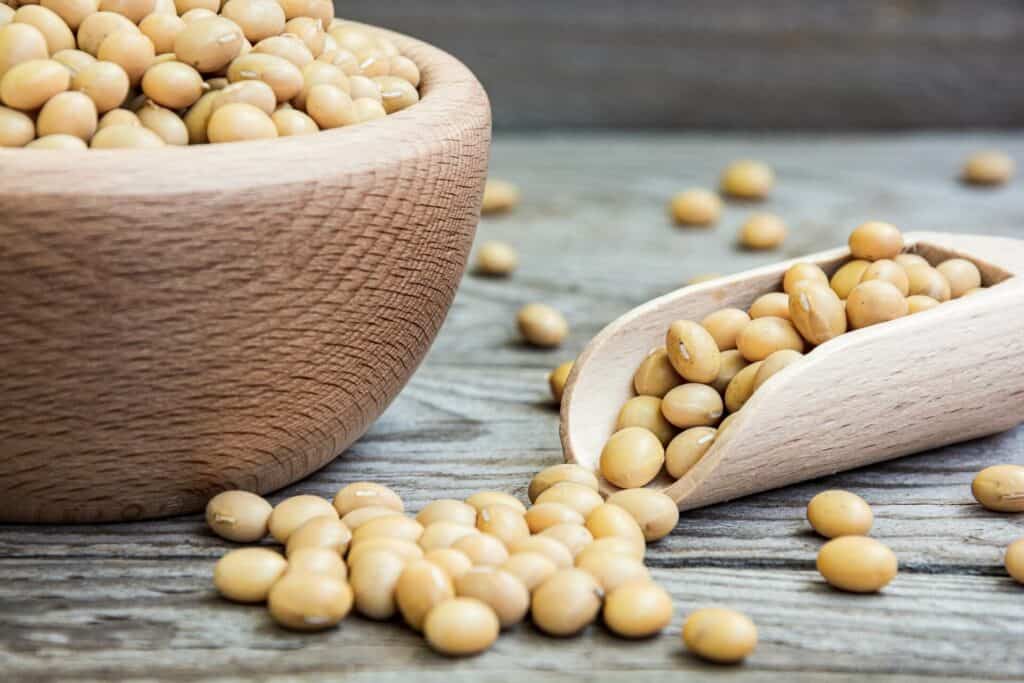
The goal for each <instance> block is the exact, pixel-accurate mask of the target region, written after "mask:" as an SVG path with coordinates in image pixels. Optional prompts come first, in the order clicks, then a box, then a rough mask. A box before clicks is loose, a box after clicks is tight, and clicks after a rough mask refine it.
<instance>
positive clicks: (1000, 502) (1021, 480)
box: [971, 465, 1024, 512]
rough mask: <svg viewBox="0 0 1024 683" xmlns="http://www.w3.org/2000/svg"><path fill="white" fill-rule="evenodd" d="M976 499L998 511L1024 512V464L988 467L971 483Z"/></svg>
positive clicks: (990, 508)
mask: <svg viewBox="0 0 1024 683" xmlns="http://www.w3.org/2000/svg"><path fill="white" fill-rule="evenodd" d="M971 493H972V494H974V499H975V500H977V501H978V502H979V503H981V504H982V505H983V506H985V507H986V508H988V509H989V510H995V511H996V512H1024V466H1022V465H993V466H991V467H986V468H985V469H983V470H982V471H981V472H979V473H978V475H977V476H976V477H975V478H974V481H973V482H972V483H971Z"/></svg>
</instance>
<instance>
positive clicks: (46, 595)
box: [0, 135, 1024, 683]
mask: <svg viewBox="0 0 1024 683" xmlns="http://www.w3.org/2000/svg"><path fill="white" fill-rule="evenodd" d="M977 146H998V147H1002V148H1005V149H1007V150H1008V151H1010V152H1011V153H1012V154H1014V155H1015V156H1016V157H1017V158H1018V159H1024V137H1021V136H997V137H990V136H932V135H921V136H887V137H865V136H859V135H858V136H847V137H833V138H823V137H821V138H819V137H769V138H760V137H733V136H725V137H708V136H697V135H694V136H608V135H596V136H556V135H552V136H547V137H533V136H524V137H504V138H499V140H498V142H497V144H496V146H495V149H494V154H493V159H494V163H493V169H494V173H495V175H500V176H503V177H507V178H509V179H512V180H515V181H516V182H518V183H519V184H520V185H521V186H522V189H523V194H524V202H523V204H522V206H521V207H520V209H519V210H518V211H516V212H515V213H513V214H511V215H508V216H504V217H500V218H495V219H487V220H485V222H484V225H482V226H481V229H480V233H481V239H487V238H501V239H506V240H508V241H510V242H512V243H513V244H515V245H516V246H517V247H518V248H519V249H520V253H521V256H522V267H521V270H520V271H519V272H517V273H516V275H515V276H514V277H513V278H512V279H511V280H507V281H501V280H492V279H484V278H479V277H474V276H467V277H466V279H465V280H464V282H463V285H462V287H461V289H460V291H459V294H458V296H457V297H456V304H455V307H454V308H453V309H452V312H451V314H450V316H449V318H448V320H447V321H446V323H445V326H444V328H443V329H442V332H441V335H440V337H439V339H438V342H437V344H436V345H435V347H434V349H433V350H432V351H431V354H430V355H429V356H428V359H427V361H426V363H425V364H424V366H423V367H422V368H421V369H420V371H419V372H418V373H417V374H416V376H415V377H414V379H413V381H412V383H411V384H410V385H409V386H408V387H407V388H406V389H405V390H404V391H403V392H402V394H401V395H400V396H399V398H398V400H397V401H396V402H395V404H394V405H393V406H392V407H391V408H390V409H389V410H388V411H387V412H386V413H385V414H384V416H383V417H382V418H381V419H380V420H379V421H378V422H377V424H376V425H375V426H374V428H373V429H372V430H371V431H370V433H369V434H368V435H367V436H366V437H364V438H363V439H362V440H360V441H359V442H358V443H357V444H356V445H355V446H353V447H352V448H351V449H350V450H349V452H348V453H347V454H346V455H345V456H344V457H342V458H340V459H339V460H337V461H335V462H334V463H332V464H331V465H329V466H328V467H326V468H325V469H324V470H322V471H320V472H319V473H317V474H315V475H314V476H312V477H311V478H310V479H308V480H306V481H304V482H302V483H300V484H298V485H296V486H294V487H291V488H290V489H288V490H287V491H283V492H280V493H279V494H278V495H277V496H275V499H277V498H278V497H281V496H284V495H287V494H289V493H295V492H316V493H321V494H323V495H331V494H333V492H334V491H335V490H337V488H339V486H340V485H342V484H343V483H345V482H349V481H352V480H356V479H373V480H378V481H382V482H384V483H387V484H390V485H392V486H394V487H395V488H396V489H397V490H398V491H400V492H401V494H402V495H403V496H404V497H405V499H406V501H407V502H408V503H409V507H410V508H412V509H414V510H415V509H418V508H419V507H420V506H422V505H423V504H424V503H425V502H427V501H428V500H430V499H432V498H437V497H443V496H450V497H463V496H466V495H468V494H469V493H471V492H473V491H475V490H479V489H483V488H494V489H500V490H507V491H511V492H514V493H516V494H518V495H520V496H521V497H523V498H525V490H526V484H527V482H528V480H529V477H530V475H531V474H532V473H533V472H534V471H536V470H537V469H539V468H540V467H542V466H544V465H547V464H552V463H555V462H560V461H561V453H560V449H559V446H558V430H557V420H558V418H557V414H556V411H555V410H554V407H553V406H552V405H551V404H550V400H549V398H548V393H547V385H546V381H545V375H546V373H547V372H548V370H549V369H550V368H551V367H553V366H554V365H555V364H556V363H558V362H560V361H562V360H564V359H568V358H571V357H572V355H573V354H574V353H575V352H578V351H579V350H580V349H581V348H582V346H583V344H584V343H585V342H586V341H587V339H589V337H590V336H592V335H593V334H595V333H596V332H597V331H598V329H600V327H601V326H602V325H603V324H604V323H605V322H607V321H609V320H611V319H613V318H614V317H616V316H618V315H619V314H621V313H622V312H624V311H625V310H627V309H629V308H631V307H632V306H634V305H636V304H638V303H640V302H641V301H643V300H645V299H647V298H650V297H651V296H654V295H656V294H659V293H662V292H664V291H666V290H668V289H671V288H674V287H676V286H678V285H679V283H680V282H682V281H684V280H686V279H688V278H689V277H690V276H692V275H695V274H697V273H701V272H707V271H719V272H733V271H737V270H741V269H744V268H748V267H751V266H752V265H757V264H764V263H769V262H772V261H774V260H778V259H780V258H783V257H789V256H796V255H799V254H801V253H807V252H811V251H816V250H820V249H823V248H827V247H830V246H834V245H836V244H839V243H840V242H841V241H842V239H843V238H844V236H845V234H846V232H847V231H848V230H849V229H850V228H851V227H852V226H853V225H855V224H856V223H858V222H859V221H861V220H864V219H866V218H870V217H881V218H887V219H890V220H892V221H894V222H895V223H897V224H898V225H900V226H902V227H904V228H905V229H907V230H935V231H956V232H984V233H990V234H997V235H1008V236H1021V234H1022V233H1024V226H1022V224H1024V191H1022V189H1021V187H1022V186H1021V184H1020V183H1019V182H1018V183H1017V184H1015V185H1011V186H1008V187H1006V188H1003V189H998V190H976V189H970V188H965V187H963V186H961V185H959V184H957V183H956V182H955V175H956V173H957V170H958V167H959V163H960V160H961V158H962V157H963V156H964V155H965V154H966V153H967V152H968V151H969V150H971V149H974V148H975V147H977ZM740 156H749V157H755V158H759V159H764V160H766V161H768V162H770V163H772V164H773V165H774V166H775V167H776V169H777V171H778V174H779V184H778V189H777V192H776V194H775V195H774V196H773V198H772V199H771V201H770V202H769V203H768V204H767V205H765V208H770V209H771V210H773V211H777V212H779V213H780V214H782V215H783V216H784V217H786V218H787V220H789V222H790V226H791V231H792V234H791V238H790V240H789V241H788V242H787V244H786V246H785V248H784V249H783V250H782V251H781V252H779V253H775V254H771V253H768V254H755V253H748V252H740V251H738V250H736V249H735V247H734V246H733V236H734V233H735V230H736V227H737V225H738V222H739V221H740V219H741V218H742V217H743V216H744V215H746V214H747V213H748V212H749V211H750V210H751V207H750V206H749V205H734V204H733V205H729V207H728V208H727V209H726V211H725V215H724V218H723V220H722V222H721V223H720V224H719V226H718V227H717V228H714V229H712V230H700V229H698V230H679V229H677V228H674V227H672V226H671V225H670V223H669V222H668V219H667V217H666V215H665V211H664V203H665V199H666V197H667V196H668V195H669V194H671V193H672V191H674V190H676V189H678V188H680V187H683V186H688V185H694V184H709V183H712V182H713V181H714V179H715V178H716V176H717V173H718V170H719V169H720V168H721V166H722V165H724V164H725V163H726V162H727V161H729V160H730V159H733V158H737V157H740ZM530 300H544V301H547V302H550V303H553V304H555V305H557V306H559V307H560V308H562V309H563V310H564V311H565V312H566V314H567V315H568V317H569V319H570V321H571V322H572V324H573V333H572V335H571V337H570V339H569V341H568V342H567V344H566V345H565V347H564V348H563V349H561V350H556V351H537V350H534V349H530V348H528V347H526V346H524V345H522V344H521V343H520V342H519V341H517V338H516V334H515V330H514V323H513V316H514V313H515V310H516V309H517V307H518V306H519V305H520V304H522V303H524V302H526V301H530ZM1008 314H1013V312H1008ZM1017 315H1020V313H1019V312H1017ZM1022 370H1024V366H1022ZM898 419H899V416H898V415H894V416H893V420H894V421H896V420H898ZM998 462H1018V463H1024V428H1018V429H1017V430H1014V431H1011V432H1007V433H1003V434H1000V435H996V436H993V437H990V438H987V439H983V440H979V441H973V442H969V443H965V444H960V445H956V446H950V447H947V448H944V449H942V450H940V451H937V452H934V453H929V454H922V455H916V456H912V457H908V458H903V459H900V460H895V461H891V462H888V463H885V464H882V465H877V466H873V467H870V468H865V469H861V470H855V471H852V472H848V473H844V474H840V475H836V476H832V477H827V478H825V479H822V480H819V481H815V482H808V483H804V484H801V485H798V486H793V487H789V488H787V489H782V490H777V491H772V492H768V493H764V494H760V495H757V496H753V497H750V498H747V499H743V500H740V501H736V502H734V503H730V504H723V505H718V506H715V507H711V508H705V509H702V510H697V511H693V512H688V513H685V514H684V515H683V517H682V520H681V522H680V525H679V527H678V528H677V529H676V531H675V532H674V533H673V534H672V535H671V536H670V537H668V538H666V539H664V540H663V541H661V542H659V543H658V544H655V545H652V546H651V547H650V549H649V553H648V556H649V558H650V563H651V565H652V566H653V567H654V568H655V570H654V571H655V574H656V576H657V578H658V579H659V580H661V581H663V582H664V583H665V585H666V586H667V587H668V588H669V589H670V590H671V592H672V594H673V596H674V598H675V602H676V610H677V612H676V617H675V619H674V621H673V624H672V626H671V627H670V628H669V629H668V630H667V631H666V633H665V634H664V635H663V636H661V637H660V638H657V639H654V640H650V641H642V642H624V641H620V640H616V639H614V638H612V637H611V636H609V635H608V634H607V633H606V632H605V631H604V630H603V629H602V628H597V627H595V628H592V629H590V631H589V632H588V633H587V634H585V635H583V636H582V637H580V638H576V639H571V640H552V639H548V638H545V637H542V636H540V635H539V634H537V633H536V632H535V631H534V629H533V628H532V627H530V626H528V625H526V626H521V627H519V628H518V629H516V630H515V631H513V632H512V633H509V634H506V635H504V636H503V637H502V638H501V639H500V640H499V642H498V644H497V645H496V646H495V648H494V649H493V650H492V651H491V652H489V653H487V654H485V655H483V656H482V657H479V658H476V659H472V660H464V661H452V660H447V659H444V658H442V657H438V656H436V655H434V654H432V653H431V652H430V651H429V650H428V649H427V648H426V647H425V646H424V645H423V643H422V642H421V640H420V638H419V637H418V636H416V635H414V634H412V633H410V632H409V631H407V630H406V629H404V628H402V627H400V626H397V625H394V624H388V625H381V624H374V623H370V622H368V621H365V620H362V619H360V618H352V619H350V620H348V621H346V622H345V623H344V624H343V625H342V627H341V628H340V629H338V630H336V631H332V632H330V633H327V634H321V635H312V636H301V635H295V634H290V633H286V632H283V631H281V630H279V629H277V628H275V627H274V626H273V625H272V624H271V623H270V621H269V619H268V617H267V615H266V613H265V612H264V611H262V610H261V609H259V608H244V607H239V606H236V605H231V604H228V603H225V602H223V601H221V600H219V599H218V598H217V597H216V596H215V595H214V593H213V591H212V589H211V586H210V576H211V572H212V567H213V561H214V559H215V558H216V557H218V556H219V555H220V554H221V553H223V552H224V550H225V549H226V544H225V543H224V542H222V541H221V540H220V539H217V538H215V537H212V536H211V535H210V534H209V533H208V532H207V531H206V530H205V528H204V525H203V524H202V522H201V520H200V519H199V518H198V517H186V518H175V519H169V520H166V521H162V522H153V523H133V524H124V525H91V526H78V527H53V526H37V527H16V526H4V527H0V577H3V579H4V580H3V581H0V679H2V680H5V681H6V680H11V681H19V682H20V681H44V680H46V681H48V680H75V681H79V680H97V681H99V680H102V681H110V680H121V679H145V680H178V681H185V680H187V681H198V680H203V681H209V680H241V679H245V680H278V681H284V680H295V679H296V678H299V679H302V680H312V681H316V680H324V681H326V680H337V679H338V678H339V677H341V676H342V675H347V676H349V677H351V679H353V680H399V679H402V680H409V679H410V678H412V677H415V678H416V680H421V679H422V680H436V681H441V680H445V681H460V680H471V679H472V680H478V679H480V678H488V679H490V680H512V679H515V680H523V677H524V676H527V677H529V678H530V680H541V681H546V680H556V679H559V678H561V677H563V676H565V675H569V676H573V677H576V678H587V679H588V680H602V679H604V680H621V679H622V678H623V676H628V677H629V679H630V680H640V681H655V680H658V681H662V680H665V679H666V676H673V677H675V676H679V677H683V678H686V679H687V680H711V679H714V680H736V681H765V680H768V681H778V682H780V683H781V682H783V681H797V682H800V683H803V682H804V681H807V682H811V681H826V682H833V681H835V682H840V681H842V682H846V681H855V680H861V679H862V677H863V676H864V675H865V674H867V673H872V674H880V675H882V676H880V679H884V680H891V681H900V682H904V681H926V680H934V679H937V678H938V679H941V680H944V681H946V680H965V681H966V680H977V679H988V680H1020V679H1021V678H1022V677H1024V654H1022V652H1021V649H1020V648H1021V642H1024V618H1022V614H1024V588H1022V587H1021V586H1019V585H1017V584H1014V583H1012V582H1011V581H1010V580H1009V579H1008V578H1007V577H1006V576H1005V573H1004V572H1003V570H1002V566H1001V554H1002V550H1003V548H1004V547H1005V546H1006V545H1007V544H1008V543H1009V542H1010V541H1011V540H1013V539H1015V538H1017V537H1020V536H1024V515H1000V514H996V513H991V512H987V511H985V510H982V509H981V508H979V507H978V506H977V505H975V504H974V502H973V499H972V498H971V495H970V490H969V486H970V481H971V479H972V477H973V475H974V474H975V473H976V472H977V471H978V470H979V469H981V468H982V467H984V466H986V465H990V464H994V463H998ZM830 486H841V487H844V488H848V489H851V490H853V491H856V492H857V493H860V494H861V495H863V496H864V497H865V498H867V500H868V501H870V502H871V503H872V505H873V506H874V509H875V513H876V517H877V522H876V526H875V529H874V531H873V533H874V535H875V536H876V537H878V538H879V539H882V540H884V541H885V542H886V543H887V544H889V545H890V546H891V547H892V548H893V549H894V550H895V552H896V553H897V555H898V556H899V558H900V562H901V573H900V575H899V576H898V577H897V579H896V580H895V581H894V582H893V584H892V585H891V586H890V587H889V588H887V589H886V591H885V593H884V594H882V595H880V596H851V595H844V594H840V593H837V592H834V591H832V590H829V589H828V588H827V587H825V586H824V584H823V583H822V581H821V579H820V578H819V577H818V575H817V574H816V573H815V572H814V569H813V567H814V557H815V553H816V550H817V548H818V547H819V546H820V540H819V539H817V538H816V537H814V536H813V535H812V534H811V533H809V532H808V531H807V527H806V524H805V522H804V521H803V514H804V506H805V504H806V502H807V500H808V499H809V498H810V497H811V496H812V495H813V494H814V493H816V492H817V491H819V490H821V489H823V488H825V487H830ZM711 603H716V604H729V605H732V606H735V607H738V608H740V609H742V610H744V611H747V612H748V613H749V614H750V615H751V616H752V617H753V618H754V619H755V620H756V621H757V622H758V624H759V626H760V630H761V640H762V642H761V645H760V646H759V648H758V650H757V651H756V653H755V654H754V656H753V657H752V658H751V659H750V660H749V662H748V663H747V664H746V665H744V666H742V667H739V668H728V669H719V668H715V667H710V666H707V665H705V664H702V663H700V662H697V661H696V660H694V659H692V658H691V657H690V656H688V655H686V654H683V653H682V652H681V650H682V648H681V646H680V645H679V641H678V638H679V627H680V624H681V622H682V618H683V617H684V615H685V614H686V613H687V612H688V611H690V610H691V609H692V608H694V607H696V606H700V605H706V604H711Z"/></svg>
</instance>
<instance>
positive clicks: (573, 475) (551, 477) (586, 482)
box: [527, 463, 599, 503]
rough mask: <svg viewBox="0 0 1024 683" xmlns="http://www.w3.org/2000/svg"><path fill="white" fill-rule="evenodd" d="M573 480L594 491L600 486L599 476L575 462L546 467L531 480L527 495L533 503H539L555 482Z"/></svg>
mask: <svg viewBox="0 0 1024 683" xmlns="http://www.w3.org/2000/svg"><path fill="white" fill-rule="evenodd" d="M562 482H573V483H576V484H580V485H582V486H585V487H587V488H589V489H591V490H592V491H597V490H598V488H599V485H598V481H597V477H596V476H595V475H594V473H593V472H591V471H590V470H588V469H586V468H584V467H580V466H579V465H575V464H569V463H565V464H560V465H551V466H550V467H545V468H544V469H542V470H541V471H540V472H538V473H537V474H535V475H533V479H531V480H530V487H529V489H528V490H527V495H528V496H529V498H530V502H531V503H538V502H540V501H538V498H539V497H540V495H541V494H542V493H544V492H545V491H547V490H548V489H549V488H551V487H552V486H554V485H555V484H560V483H562Z"/></svg>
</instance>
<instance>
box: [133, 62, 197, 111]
mask: <svg viewBox="0 0 1024 683" xmlns="http://www.w3.org/2000/svg"><path fill="white" fill-rule="evenodd" d="M142 92H144V93H145V94H146V97H148V98H150V99H151V100H153V101H154V102H156V103H157V104H159V105H161V106H164V107H167V108H168V109H184V108H185V107H190V106H192V105H193V104H195V102H196V100H198V99H199V98H200V97H201V96H202V94H203V77H202V76H200V75H199V72H198V71H196V70H195V69H193V68H192V67H191V66H189V65H187V64H182V63H181V62H162V63H160V64H154V65H153V66H151V67H150V68H149V69H147V70H146V73H145V74H143V76H142Z"/></svg>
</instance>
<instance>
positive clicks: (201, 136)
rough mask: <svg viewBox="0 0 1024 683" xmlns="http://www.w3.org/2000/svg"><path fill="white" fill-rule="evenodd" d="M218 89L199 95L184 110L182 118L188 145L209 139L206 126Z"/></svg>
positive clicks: (202, 142)
mask: <svg viewBox="0 0 1024 683" xmlns="http://www.w3.org/2000/svg"><path fill="white" fill-rule="evenodd" d="M218 92H219V91H210V92H208V93H206V94H204V95H203V96H202V97H200V98H199V99H198V100H197V101H196V103H195V104H193V105H192V106H191V107H189V110H188V111H187V112H185V116H184V117H183V120H184V121H185V128H187V129H188V143H189V144H190V145H201V144H205V143H207V142H209V141H210V138H209V136H208V135H207V134H206V126H207V125H208V124H209V123H210V115H211V114H213V103H214V100H215V99H216V97H217V94H218Z"/></svg>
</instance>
